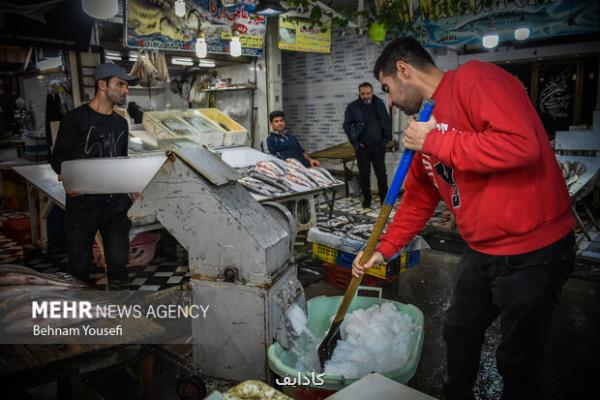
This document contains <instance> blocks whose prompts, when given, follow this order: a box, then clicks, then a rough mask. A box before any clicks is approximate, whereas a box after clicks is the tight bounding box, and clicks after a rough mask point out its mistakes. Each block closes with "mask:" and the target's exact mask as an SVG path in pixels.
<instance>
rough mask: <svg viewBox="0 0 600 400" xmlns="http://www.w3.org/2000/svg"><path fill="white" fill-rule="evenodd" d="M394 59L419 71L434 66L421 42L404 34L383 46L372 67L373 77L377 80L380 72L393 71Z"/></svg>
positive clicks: (389, 73)
mask: <svg viewBox="0 0 600 400" xmlns="http://www.w3.org/2000/svg"><path fill="white" fill-rule="evenodd" d="M396 61H404V62H406V63H408V64H410V65H412V66H413V67H415V68H416V69H418V70H421V71H423V70H427V69H429V68H431V67H435V63H434V62H433V59H432V58H431V56H430V55H429V53H428V52H427V51H426V50H425V49H424V48H423V46H421V43H419V42H418V41H417V39H415V38H413V37H411V36H404V37H400V38H397V39H394V40H392V41H391V42H390V43H388V45H387V46H385V49H383V52H382V53H381V55H380V56H379V58H378V59H377V61H376V62H375V68H373V75H375V79H377V80H379V75H380V74H381V73H383V75H384V76H387V75H391V74H393V73H395V72H396Z"/></svg>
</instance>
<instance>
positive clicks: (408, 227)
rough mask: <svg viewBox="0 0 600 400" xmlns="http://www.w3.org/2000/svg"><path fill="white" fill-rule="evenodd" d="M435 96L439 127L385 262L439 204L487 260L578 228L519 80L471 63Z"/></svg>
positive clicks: (410, 186) (422, 157) (418, 164)
mask: <svg viewBox="0 0 600 400" xmlns="http://www.w3.org/2000/svg"><path fill="white" fill-rule="evenodd" d="M432 97H433V99H434V100H435V104H436V105H435V108H434V110H433V115H434V116H435V118H436V120H437V127H436V129H434V130H432V131H431V132H430V133H429V134H428V135H427V138H426V139H425V144H424V148H423V153H417V154H415V157H414V159H413V162H412V165H411V167H410V169H409V172H408V176H407V179H406V182H405V186H404V188H405V194H404V196H403V198H402V200H401V202H400V205H399V207H398V211H397V212H396V215H395V217H394V220H393V221H392V222H391V223H390V225H389V226H388V228H387V231H386V233H385V235H383V236H382V238H381V243H380V244H379V247H378V251H380V252H381V253H382V254H383V255H384V257H385V258H386V259H387V258H389V257H391V256H392V255H394V254H395V253H397V252H398V251H399V250H400V249H401V248H402V247H403V246H404V245H405V244H406V243H408V241H410V240H411V239H412V238H413V237H414V236H415V235H416V234H417V233H418V232H420V231H421V229H422V228H423V226H424V225H425V223H426V222H427V220H429V218H430V217H431V215H432V214H433V211H434V210H435V208H436V206H437V204H438V202H439V200H440V198H441V199H442V200H444V202H446V204H447V205H448V207H449V209H450V211H451V212H452V213H453V214H454V216H455V217H456V224H457V228H458V230H459V232H460V234H461V236H462V237H463V239H464V240H465V241H466V242H467V244H468V245H469V247H470V248H472V249H474V250H476V251H479V252H481V253H485V254H491V255H514V254H521V253H527V252H530V251H533V250H537V249H539V248H542V247H544V246H547V245H549V244H551V243H553V242H555V241H557V240H559V239H560V238H562V237H563V236H565V235H566V234H567V233H568V232H569V231H570V230H571V229H573V226H574V223H575V219H574V217H573V215H572V213H571V208H570V199H569V194H568V191H567V187H566V184H565V181H564V179H563V177H562V173H561V171H560V168H559V166H558V162H557V161H556V157H555V155H554V152H553V151H552V148H551V147H550V142H549V140H548V136H547V134H546V131H545V130H544V126H543V125H542V122H541V121H540V118H539V117H538V115H537V112H536V110H535V108H534V107H533V105H532V104H531V102H530V101H529V98H528V96H527V93H526V92H525V90H524V89H523V86H522V85H521V83H520V82H519V81H518V80H517V79H516V78H514V77H513V76H512V75H510V74H509V73H508V72H506V71H504V70H503V69H501V68H500V67H498V66H495V65H493V64H487V63H484V62H480V61H470V62H468V63H466V64H465V65H463V66H461V67H459V68H458V69H456V70H453V71H449V72H446V73H445V74H444V77H443V78H442V80H441V82H440V84H439V86H438V87H437V89H436V91H435V93H434V94H433V96H432Z"/></svg>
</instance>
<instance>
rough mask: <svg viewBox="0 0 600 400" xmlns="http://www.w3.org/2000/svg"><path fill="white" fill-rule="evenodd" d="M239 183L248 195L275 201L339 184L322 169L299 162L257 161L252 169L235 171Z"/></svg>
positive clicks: (290, 160) (289, 159)
mask: <svg viewBox="0 0 600 400" xmlns="http://www.w3.org/2000/svg"><path fill="white" fill-rule="evenodd" d="M238 172H239V173H241V174H242V175H243V177H242V178H240V179H238V182H239V183H241V184H242V185H243V186H244V187H245V188H246V189H248V190H249V191H251V192H254V193H257V194H260V195H263V196H267V197H276V196H281V195H284V194H289V193H296V192H304V191H307V190H311V189H317V188H325V187H329V186H332V185H335V184H338V183H340V182H339V181H338V180H337V179H335V178H334V177H333V176H331V174H330V173H329V171H327V170H326V169H325V168H320V167H316V168H306V167H305V166H304V165H302V163H300V162H299V161H298V160H295V159H292V158H288V159H287V160H285V161H280V160H277V161H275V160H274V161H257V162H256V166H255V167H254V168H243V169H238Z"/></svg>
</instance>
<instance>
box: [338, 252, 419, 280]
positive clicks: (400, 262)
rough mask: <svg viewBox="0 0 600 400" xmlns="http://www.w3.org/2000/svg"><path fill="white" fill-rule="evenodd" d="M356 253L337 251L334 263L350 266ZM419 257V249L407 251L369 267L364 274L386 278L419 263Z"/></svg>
mask: <svg viewBox="0 0 600 400" xmlns="http://www.w3.org/2000/svg"><path fill="white" fill-rule="evenodd" d="M355 257H356V255H354V254H351V253H346V252H344V251H338V255H337V258H336V261H335V264H337V265H340V266H342V267H345V268H350V269H351V268H352V261H354V258H355ZM420 259H421V251H420V250H415V251H409V252H406V253H402V254H400V256H398V257H396V258H394V259H393V260H392V261H390V262H388V263H387V265H386V264H380V265H377V266H375V267H373V268H369V269H368V270H367V272H366V275H371V276H374V277H377V278H381V279H386V278H388V277H390V276H392V275H395V274H398V273H399V272H404V271H406V270H407V269H408V268H412V267H414V266H416V265H417V264H419V261H420Z"/></svg>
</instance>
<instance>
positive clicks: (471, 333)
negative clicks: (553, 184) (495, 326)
mask: <svg viewBox="0 0 600 400" xmlns="http://www.w3.org/2000/svg"><path fill="white" fill-rule="evenodd" d="M574 246H575V238H574V235H573V233H569V234H568V235H567V236H565V237H564V238H562V239H561V240H559V241H557V242H556V243H553V244H551V245H549V246H547V247H544V248H541V249H539V250H536V251H533V252H531V253H527V254H521V255H514V256H490V255H486V254H482V253H478V252H476V251H474V250H472V249H469V248H468V249H467V250H466V251H465V253H464V254H463V256H462V259H461V261H460V263H459V266H458V271H457V275H456V278H455V283H454V289H453V293H452V297H451V300H450V307H449V308H448V310H447V311H446V318H445V321H444V328H443V331H444V333H443V335H444V341H445V342H446V356H447V375H446V381H445V385H444V395H445V398H446V399H472V398H473V396H472V393H471V389H472V387H473V384H474V383H475V380H476V378H477V372H478V369H479V357H480V353H481V346H482V344H483V340H484V333H485V331H486V329H487V328H488V326H489V325H490V324H491V323H492V322H493V321H494V320H495V319H496V318H497V317H499V318H500V326H501V328H500V329H501V335H502V339H501V343H500V345H499V346H498V349H497V351H496V363H497V366H498V371H499V372H500V374H501V375H502V378H503V381H504V392H503V397H502V398H503V399H505V400H508V399H519V400H525V399H547V398H548V397H547V396H546V392H545V389H544V369H545V362H546V357H545V356H546V348H547V338H548V332H549V330H550V324H551V319H552V312H553V310H554V306H555V305H556V304H557V303H558V301H559V296H560V292H561V288H562V286H563V285H564V283H565V282H566V281H567V279H568V277H569V274H570V273H571V272H572V270H573V267H574V264H575V250H574Z"/></svg>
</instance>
